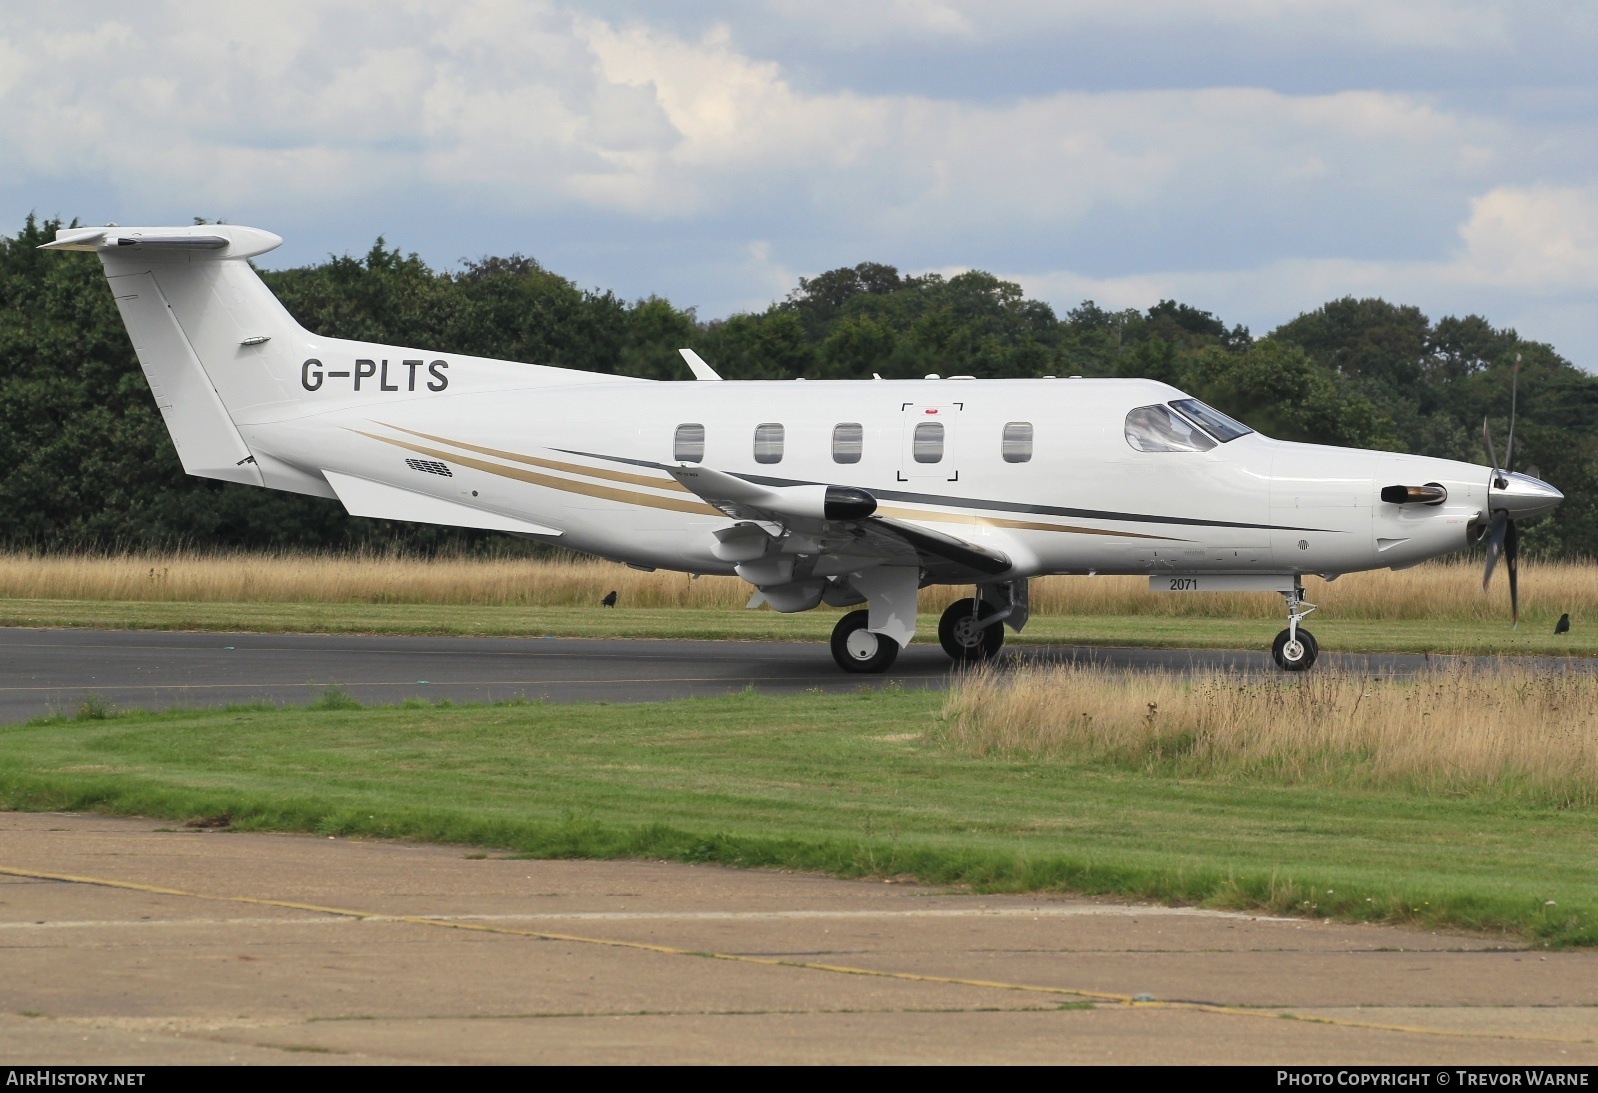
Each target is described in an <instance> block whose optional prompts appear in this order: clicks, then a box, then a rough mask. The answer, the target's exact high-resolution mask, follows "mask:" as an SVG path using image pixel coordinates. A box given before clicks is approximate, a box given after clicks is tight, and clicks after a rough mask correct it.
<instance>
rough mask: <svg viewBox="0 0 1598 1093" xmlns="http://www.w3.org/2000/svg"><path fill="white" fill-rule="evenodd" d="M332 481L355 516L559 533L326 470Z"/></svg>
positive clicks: (521, 531)
mask: <svg viewBox="0 0 1598 1093" xmlns="http://www.w3.org/2000/svg"><path fill="white" fill-rule="evenodd" d="M322 474H323V475H324V476H325V477H326V478H327V481H328V484H329V485H331V486H332V487H333V490H334V492H336V493H337V494H338V499H339V500H340V501H342V502H343V503H344V508H345V509H347V510H348V511H349V514H350V515H351V516H369V517H371V518H373V519H375V520H408V521H410V522H412V523H417V524H444V525H446V526H448V527H456V528H481V529H482V530H484V531H511V532H517V533H519V534H522V535H559V534H561V532H560V531H559V529H557V528H548V527H545V526H543V525H542V524H535V523H533V522H532V521H530V520H518V519H517V518H515V517H514V516H502V515H500V514H499V513H497V512H484V511H483V510H482V509H476V508H473V507H472V506H470V505H463V504H460V503H459V502H456V501H448V500H445V499H444V498H442V497H432V496H429V495H428V494H425V493H415V492H413V491H411V490H402V489H400V488H399V487H398V486H389V485H385V484H383V483H382V482H373V481H372V480H371V479H369V478H357V477H356V476H355V475H353V474H340V473H339V472H338V471H323V472H322Z"/></svg>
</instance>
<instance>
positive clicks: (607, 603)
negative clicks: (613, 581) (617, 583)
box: [599, 589, 616, 607]
mask: <svg viewBox="0 0 1598 1093" xmlns="http://www.w3.org/2000/svg"><path fill="white" fill-rule="evenodd" d="M599 606H601V607H615V606H616V590H615V589H611V590H610V591H609V592H607V593H606V594H605V598H604V599H602V600H600V601H599Z"/></svg>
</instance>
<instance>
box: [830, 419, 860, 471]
mask: <svg viewBox="0 0 1598 1093" xmlns="http://www.w3.org/2000/svg"><path fill="white" fill-rule="evenodd" d="M865 443H866V431H865V429H864V428H863V427H861V425H860V423H859V422H858V421H845V422H843V423H841V424H838V425H834V426H833V427H832V461H833V462H834V463H858V462H860V453H861V452H862V451H863V450H864V449H865Z"/></svg>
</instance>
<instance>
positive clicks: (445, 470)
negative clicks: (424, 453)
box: [405, 459, 455, 478]
mask: <svg viewBox="0 0 1598 1093" xmlns="http://www.w3.org/2000/svg"><path fill="white" fill-rule="evenodd" d="M405 465H406V466H407V467H409V468H410V469H411V470H413V471H421V472H423V473H424V474H441V475H443V476H444V477H445V478H454V477H455V472H454V471H452V470H450V469H449V467H448V466H447V465H445V464H443V463H439V462H438V461H437V460H433V459H407V460H406V461H405Z"/></svg>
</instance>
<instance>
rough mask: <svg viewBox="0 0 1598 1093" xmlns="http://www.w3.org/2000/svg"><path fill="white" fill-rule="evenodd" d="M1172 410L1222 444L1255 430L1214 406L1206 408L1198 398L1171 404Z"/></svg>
mask: <svg viewBox="0 0 1598 1093" xmlns="http://www.w3.org/2000/svg"><path fill="white" fill-rule="evenodd" d="M1171 407H1172V409H1174V410H1175V411H1176V412H1177V413H1179V414H1181V415H1182V416H1183V417H1185V418H1187V419H1188V420H1189V421H1191V422H1193V423H1195V424H1196V425H1198V427H1199V428H1201V429H1203V430H1204V431H1205V432H1206V433H1209V434H1210V435H1211V436H1213V437H1214V438H1215V439H1216V440H1219V441H1220V442H1221V443H1222V444H1225V443H1226V442H1227V441H1230V440H1236V439H1237V438H1238V437H1240V436H1247V435H1248V434H1249V433H1252V432H1253V431H1254V430H1253V429H1250V428H1249V427H1248V426H1247V425H1244V424H1243V423H1242V422H1241V421H1234V420H1233V419H1232V418H1229V417H1227V416H1226V415H1225V414H1223V413H1221V412H1220V411H1219V410H1217V409H1216V408H1215V407H1213V406H1206V405H1204V404H1203V403H1202V402H1200V401H1199V400H1198V399H1196V398H1179V399H1177V400H1176V401H1175V402H1173V403H1171Z"/></svg>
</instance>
